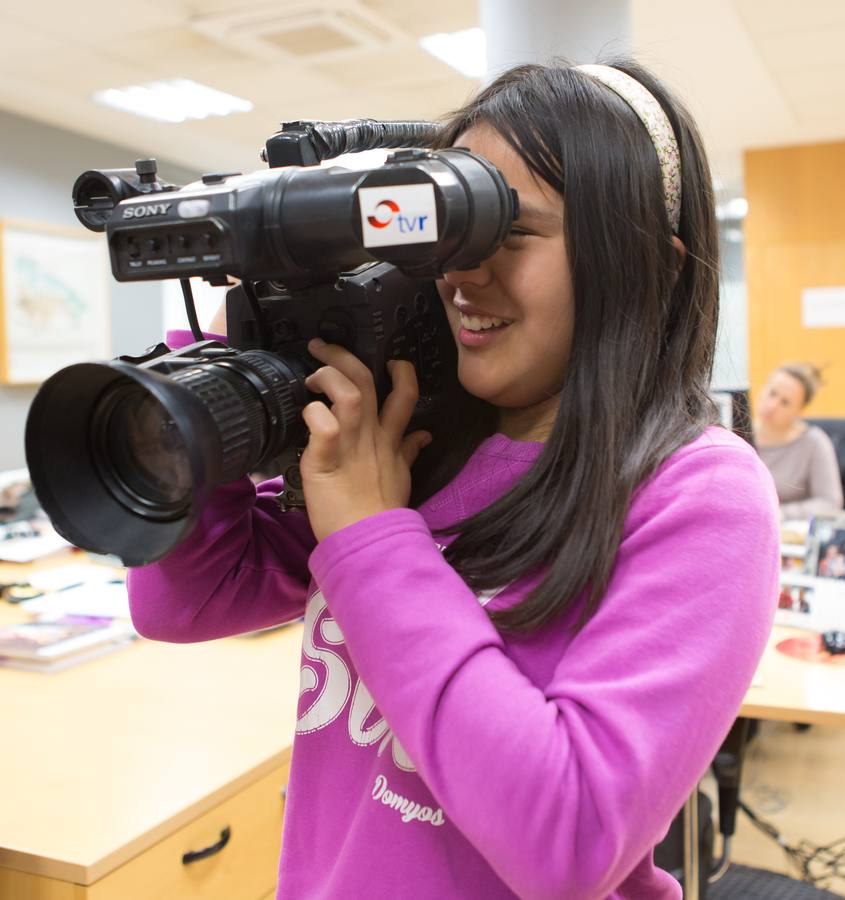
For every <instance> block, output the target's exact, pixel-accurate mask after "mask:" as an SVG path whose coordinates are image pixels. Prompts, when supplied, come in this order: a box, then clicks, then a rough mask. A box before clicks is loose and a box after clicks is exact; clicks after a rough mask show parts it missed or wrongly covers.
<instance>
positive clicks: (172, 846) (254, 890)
mask: <svg viewBox="0 0 845 900" xmlns="http://www.w3.org/2000/svg"><path fill="white" fill-rule="evenodd" d="M287 774H288V767H287V765H284V766H280V767H279V768H277V769H274V770H273V771H272V772H270V774H269V775H265V776H264V777H263V778H260V779H259V780H258V781H256V782H255V783H254V784H251V785H249V786H248V787H246V788H244V789H243V790H242V791H240V792H239V793H238V794H236V795H235V796H234V797H232V798H231V799H230V800H226V801H224V802H223V803H220V804H218V805H217V806H215V807H214V808H213V809H212V810H210V811H209V812H207V813H205V814H203V815H201V816H199V817H197V819H195V820H194V821H193V822H190V823H189V824H187V825H185V826H183V827H182V828H180V829H179V830H178V831H176V832H175V833H173V834H172V835H170V836H169V837H166V838H164V839H163V840H161V841H159V842H158V843H157V844H154V845H153V846H152V847H150V848H149V849H148V850H145V851H144V852H142V853H140V854H139V855H138V856H136V857H135V858H133V859H131V860H130V861H129V862H127V863H124V864H123V865H122V866H120V867H119V868H117V869H115V870H114V871H113V872H111V873H109V874H108V875H106V876H105V877H104V878H101V879H99V880H98V881H95V882H94V883H93V884H90V885H80V884H72V883H70V882H66V881H57V880H55V879H49V878H44V877H43V876H39V875H32V874H29V873H25V872H15V871H12V870H10V869H0V898H3V900H177V898H178V900H183V898H184V900H233V898H238V900H264V898H265V897H271V898H272V897H273V896H274V893H275V884H276V875H277V871H278V865H279V841H280V838H281V829H282V815H283V812H284V792H283V788H284V786H285V785H286V784H287ZM226 829H228V836H227V839H226V840H225V845H224V846H221V847H220V849H219V850H216V852H213V853H211V855H209V856H207V857H206V858H203V859H199V860H197V861H194V862H188V863H185V862H183V857H184V855H185V854H186V853H191V852H194V853H196V852H197V851H199V850H203V849H206V848H211V849H213V848H214V846H215V845H220V844H223V843H224V841H222V840H221V835H222V834H224V833H225V831H224V830H226Z"/></svg>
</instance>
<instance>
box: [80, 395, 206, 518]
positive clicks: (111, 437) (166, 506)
mask: <svg viewBox="0 0 845 900" xmlns="http://www.w3.org/2000/svg"><path fill="white" fill-rule="evenodd" d="M91 426H92V440H93V442H94V443H93V452H94V458H95V461H96V465H97V468H98V471H99V474H100V477H101V478H102V479H103V481H104V482H106V484H107V485H108V486H109V488H110V489H111V491H112V493H113V494H114V496H115V498H116V499H118V500H119V501H120V502H121V503H123V504H124V505H125V506H127V507H128V508H129V509H131V510H133V511H134V512H137V513H139V514H142V515H145V516H148V517H154V518H164V517H171V516H178V515H181V514H182V513H183V512H184V509H185V506H186V504H187V503H188V502H189V500H190V496H191V485H192V478H191V466H190V460H189V458H188V452H187V449H186V447H185V442H184V440H183V438H182V435H181V434H180V432H179V429H178V427H177V425H176V423H175V422H174V421H173V417H172V416H171V415H170V414H169V413H168V412H167V410H166V409H165V408H164V406H162V404H161V403H160V402H159V401H158V400H157V399H156V398H155V397H153V396H152V395H151V394H149V393H148V392H146V391H145V390H143V389H142V388H140V387H138V386H137V385H123V386H120V387H118V388H117V389H115V390H114V391H112V392H110V393H109V394H108V395H107V396H106V397H104V398H103V399H102V400H101V401H100V403H99V405H98V406H97V407H96V409H95V410H94V413H93V418H92V423H91Z"/></svg>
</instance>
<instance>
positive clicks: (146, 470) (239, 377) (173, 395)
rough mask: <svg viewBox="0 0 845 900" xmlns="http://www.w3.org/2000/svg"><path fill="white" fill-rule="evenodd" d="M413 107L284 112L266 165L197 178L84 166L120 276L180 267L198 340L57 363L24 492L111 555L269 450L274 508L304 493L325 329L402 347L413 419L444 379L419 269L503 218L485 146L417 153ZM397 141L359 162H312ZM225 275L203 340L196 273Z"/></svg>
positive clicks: (332, 338) (95, 213)
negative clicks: (411, 368) (416, 390)
mask: <svg viewBox="0 0 845 900" xmlns="http://www.w3.org/2000/svg"><path fill="white" fill-rule="evenodd" d="M436 139H437V128H436V126H434V125H432V124H430V123H427V122H375V121H372V120H359V121H353V122H341V123H317V122H293V123H287V124H285V125H283V127H282V129H281V131H279V132H277V133H276V134H274V135H273V136H272V137H271V138H270V139H268V141H267V143H266V146H265V149H264V150H263V151H262V157H263V158H264V160H265V161H266V162H267V163H268V164H269V166H270V168H269V169H267V170H263V171H259V172H254V173H251V174H247V175H243V174H240V173H231V174H229V173H212V174H207V175H203V176H202V179H201V181H198V182H196V183H193V184H189V185H187V186H185V187H178V186H176V185H172V184H168V183H166V182H163V181H161V180H159V179H158V177H157V171H156V164H155V160H139V161H138V162H137V163H136V165H135V168H134V169H109V170H91V171H88V172H85V173H83V174H82V175H80V176H79V178H78V179H77V180H76V183H75V184H74V187H73V200H74V208H75V211H76V215H77V217H78V218H79V220H80V222H82V224H83V225H85V226H86V227H87V228H89V229H91V230H93V231H101V232H102V231H104V232H105V233H106V235H107V239H108V246H109V253H110V258H111V266H112V272H113V274H114V277H115V278H116V279H117V280H118V281H139V280H157V279H163V278H179V279H180V280H181V282H182V288H183V293H184V296H185V302H186V309H187V313H188V319H189V322H190V324H191V329H192V331H193V334H194V337H195V339H196V343H194V344H191V345H190V346H188V347H184V348H182V349H178V350H170V349H169V348H168V347H167V346H165V345H164V344H159V345H158V346H156V347H153V348H151V349H149V350H148V351H147V352H146V353H145V354H144V355H142V356H138V357H130V356H122V357H119V358H118V359H115V360H112V361H110V362H87V363H79V364H76V365H72V366H68V367H66V368H64V369H62V370H60V371H59V372H57V373H56V374H54V375H53V376H51V377H50V378H49V379H48V380H47V381H46V382H45V383H44V384H43V385H42V387H41V388H40V390H39V391H38V393H37V395H36V397H35V399H34V401H33V404H32V407H31V409H30V411H29V416H28V419H27V424H26V456H27V464H28V466H29V470H30V475H31V478H32V483H33V486H34V488H35V491H36V493H37V495H38V499H39V501H40V502H41V504H42V506H43V507H44V510H45V512H46V513H47V515H48V516H49V517H50V519H51V520H52V522H53V524H54V526H55V528H56V530H57V531H58V532H59V533H60V534H62V535H63V536H64V537H66V538H67V539H68V540H69V541H71V542H72V543H73V544H75V545H77V546H80V547H83V548H85V549H89V550H93V551H95V552H100V553H113V554H116V555H117V556H119V557H120V558H121V559H122V560H123V562H124V564H125V565H128V566H137V565H144V564H146V563H148V562H152V561H154V560H156V559H160V558H161V557H162V556H164V555H165V554H166V553H167V552H168V551H169V550H171V549H172V548H173V547H174V546H175V545H176V544H177V543H178V542H179V541H180V540H182V539H183V538H184V537H186V536H187V534H188V533H189V532H190V530H191V528H192V527H193V525H194V524H195V522H196V519H197V517H198V515H199V512H200V510H201V509H202V507H203V505H204V504H205V502H206V500H207V499H208V496H209V495H210V493H211V491H212V490H213V489H214V488H215V487H216V486H217V485H220V484H224V483H227V482H230V481H233V480H235V479H237V478H240V477H242V476H243V475H246V474H247V473H249V472H251V471H253V470H255V469H256V468H258V467H260V466H261V465H262V463H266V462H267V461H268V460H272V459H278V458H280V457H281V459H282V469H283V471H284V475H285V490H284V492H283V493H282V494H281V495H280V498H279V499H280V503H281V504H282V507H283V508H289V507H293V506H302V505H303V497H302V492H301V481H300V479H299V472H298V467H297V460H298V458H299V455H301V452H302V449H303V448H304V446H305V444H306V442H307V434H306V432H305V427H304V424H303V422H302V417H301V411H302V409H303V407H304V406H305V405H306V404H307V403H309V402H310V401H311V400H314V399H317V398H316V397H315V395H312V394H310V393H309V391H308V390H307V389H306V387H305V383H304V382H305V378H306V377H307V376H308V375H309V374H310V373H311V372H312V371H314V370H315V369H316V368H317V367H318V366H319V365H320V364H319V363H317V362H316V361H315V360H314V359H313V358H312V357H311V356H310V354H309V353H308V352H307V349H306V346H307V343H308V341H309V340H310V339H311V338H314V337H318V336H319V337H321V338H323V339H324V340H325V341H327V342H329V343H336V344H341V345H343V346H344V347H346V348H347V349H349V350H350V351H351V352H352V353H354V354H355V355H356V356H357V357H358V358H359V359H361V360H362V361H363V362H364V363H365V364H366V365H367V366H368V368H369V369H370V371H371V372H372V373H373V377H374V381H375V385H376V392H377V396H378V400H379V403H381V402H382V401H383V400H384V398H385V397H386V395H387V393H389V391H390V378H389V375H388V373H387V370H386V363H387V361H388V360H390V359H408V360H411V361H412V362H413V363H414V365H415V367H416V371H417V378H418V382H419V385H420V399H419V403H418V404H417V408H416V410H415V412H414V416H413V418H412V420H411V426H410V427H411V428H412V429H416V428H420V427H425V426H426V423H427V422H428V421H430V420H431V419H432V417H435V416H436V415H437V413H438V410H439V409H440V408H441V404H442V402H443V399H444V398H445V397H446V396H447V395H448V392H449V386H450V384H454V380H455V377H456V376H455V346H454V341H453V339H452V336H451V333H450V331H449V327H448V323H447V321H446V318H445V312H444V310H443V307H442V303H441V301H440V299H439V296H438V294H437V291H436V289H435V286H434V282H433V279H434V278H435V277H437V276H440V275H441V274H442V273H443V272H446V271H453V270H459V269H471V268H474V267H476V266H477V265H478V264H479V263H480V262H481V261H482V260H483V259H485V258H487V257H488V256H490V255H491V254H492V253H494V252H495V251H496V250H497V249H498V247H499V246H500V245H501V243H502V241H504V239H505V237H506V236H507V234H508V232H509V230H510V228H511V224H512V222H513V220H514V219H515V218H516V217H517V215H518V206H517V204H518V198H517V196H516V192H515V191H512V190H511V189H510V188H509V187H508V185H507V184H506V182H505V180H504V178H503V177H502V175H501V173H500V172H499V171H498V170H497V169H496V168H495V167H494V166H493V165H492V164H491V163H489V162H488V161H487V160H485V159H484V158H483V157H480V156H476V155H474V154H472V153H470V152H469V151H467V150H465V149H461V148H448V149H443V150H437V151H432V150H428V149H424V148H425V147H430V146H431V145H432V144H434V143H435V142H436ZM397 147H398V148H403V149H400V150H397V152H395V153H393V154H392V155H391V156H390V157H388V159H387V162H386V163H385V164H384V165H382V166H378V167H375V168H371V169H367V170H349V169H345V168H341V167H338V166H335V167H330V168H324V167H321V166H319V163H320V162H321V161H322V160H326V159H333V158H335V157H336V156H338V155H340V154H342V153H348V152H358V151H361V150H365V149H374V148H397ZM196 276H201V277H202V278H204V279H206V280H208V281H209V282H210V283H212V284H216V285H225V284H227V282H228V277H229V276H234V277H236V278H238V279H240V284H239V285H237V286H236V287H234V288H231V289H230V290H229V291H228V293H227V298H226V318H227V327H228V344H222V343H219V342H216V341H208V340H205V339H204V338H203V335H202V333H201V331H200V328H199V325H198V323H197V319H196V313H195V310H194V306H193V298H192V296H191V289H190V282H189V280H188V279H190V278H191V277H196Z"/></svg>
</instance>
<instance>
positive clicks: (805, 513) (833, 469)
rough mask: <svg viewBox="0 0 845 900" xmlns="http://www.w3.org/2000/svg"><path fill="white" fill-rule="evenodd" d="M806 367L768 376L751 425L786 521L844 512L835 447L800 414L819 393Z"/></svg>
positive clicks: (790, 366) (815, 375)
mask: <svg viewBox="0 0 845 900" xmlns="http://www.w3.org/2000/svg"><path fill="white" fill-rule="evenodd" d="M821 383H822V382H821V372H820V371H819V370H818V369H817V368H816V367H815V366H813V365H810V364H809V363H786V364H784V365H782V366H778V368H777V369H775V370H774V372H772V374H771V375H770V376H769V380H768V382H767V383H766V386H765V387H764V388H763V393H762V395H761V397H760V402H759V403H758V404H757V420H756V421H755V422H754V439H755V441H756V443H757V451H758V452H759V454H760V458H761V459H762V460H763V462H764V463H765V464H766V466H767V467H768V469H769V471H770V472H771V473H772V477H773V478H774V480H775V487H776V488H777V492H778V499H779V500H780V511H781V516H782V517H783V518H784V519H806V518H809V517H810V516H812V515H816V514H818V513H831V512H837V511H838V510H841V509H842V482H841V480H840V475H839V462H838V461H837V459H836V450H835V448H834V446H833V442H832V441H831V439H830V438H829V437H828V436H827V434H826V433H825V432H824V431H822V429H821V428H819V427H818V426H817V425H809V424H808V423H807V422H805V421H803V419H802V418H801V414H802V413H803V412H804V409H805V407H806V406H807V404H808V403H810V402H811V401H812V399H813V397H815V395H816V392H817V391H818V389H819V388H820V387H821Z"/></svg>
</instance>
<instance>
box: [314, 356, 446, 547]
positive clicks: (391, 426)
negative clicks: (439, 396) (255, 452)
mask: <svg viewBox="0 0 845 900" xmlns="http://www.w3.org/2000/svg"><path fill="white" fill-rule="evenodd" d="M308 351H309V352H310V353H311V355H312V356H313V357H314V358H315V359H318V360H320V362H324V363H326V365H325V366H323V367H322V368H321V369H318V370H317V371H316V372H314V373H313V374H312V375H309V376H308V378H307V379H306V380H305V384H306V386H307V387H308V389H309V390H310V391H313V392H314V393H322V394H325V395H326V397H327V399H328V401H329V402H330V403H331V407H329V406H327V405H326V404H325V403H323V402H322V401H319V400H318V401H315V402H314V403H309V404H308V405H307V406H306V407H305V409H303V410H302V418H303V419H304V420H305V424H306V425H307V426H308V429H309V431H310V432H311V434H310V437H309V439H308V446H307V448H306V450H305V452H304V453H303V454H302V459H301V460H300V463H299V470H300V473H301V475H302V486H303V491H304V493H305V505H306V507H307V508H308V518H309V520H310V522H311V528H312V530H313V531H314V535H315V536H316V538H317V540H318V541H321V540H322V539H323V538H324V537H327V536H328V535H330V534H332V533H333V532H335V531H339V530H340V529H341V528H345V527H346V526H347V525H352V524H353V523H354V522H357V521H358V520H359V519H364V518H366V517H367V516H372V515H375V514H376V513H379V512H383V511H384V510H386V509H395V508H396V507H401V506H407V505H408V499H409V497H410V496H411V466H412V465H413V463H414V460H415V459H416V458H417V455H418V454H419V452H420V450H422V448H423V447H425V446H426V444H428V443H429V442H430V440H431V435H430V434H429V433H428V432H427V431H415V432H414V433H413V434H410V435H408V436H407V437H405V436H404V435H405V429H406V428H407V426H408V422H409V421H410V419H411V413H413V411H414V407H415V406H416V403H417V398H418V396H419V389H418V387H417V375H416V372H415V370H414V366H413V364H412V363H410V362H407V361H403V360H393V361H391V362H389V363H388V364H387V366H388V371H389V372H390V375H391V378H392V379H393V390H392V391H391V392H390V394H389V395H388V397H387V399H386V400H385V402H384V405H383V406H382V408H381V412H379V411H378V408H377V403H376V391H375V384H374V382H373V376H372V373H371V372H370V370H369V369H368V368H367V367H366V366H365V365H364V363H362V362H361V360H359V359H358V358H357V357H355V356H353V355H352V354H351V353H350V352H349V351H348V350H346V349H344V348H343V347H339V346H337V345H336V344H326V343H324V342H323V341H320V340H314V341H311V342H310V343H309V345H308Z"/></svg>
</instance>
